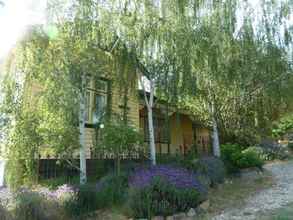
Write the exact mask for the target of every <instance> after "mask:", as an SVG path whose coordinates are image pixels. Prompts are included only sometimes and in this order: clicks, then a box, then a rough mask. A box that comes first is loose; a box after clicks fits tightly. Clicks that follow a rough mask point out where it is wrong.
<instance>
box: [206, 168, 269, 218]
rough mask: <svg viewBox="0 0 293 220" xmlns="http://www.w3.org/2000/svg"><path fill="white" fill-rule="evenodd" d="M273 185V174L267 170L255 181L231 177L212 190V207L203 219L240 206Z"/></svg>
mask: <svg viewBox="0 0 293 220" xmlns="http://www.w3.org/2000/svg"><path fill="white" fill-rule="evenodd" d="M272 185H273V179H272V176H271V175H270V174H269V173H267V172H264V174H263V175H262V176H260V177H259V178H257V179H255V180H253V181H245V180H243V179H242V178H235V177H234V178H231V179H229V180H227V181H226V183H225V184H223V185H220V186H219V187H217V188H214V189H211V190H210V192H209V201H210V207H209V209H208V210H207V214H205V216H203V217H202V219H210V216H214V215H217V214H220V213H221V212H222V211H223V210H225V209H228V208H231V207H233V208H240V207H241V206H243V205H244V203H245V200H246V199H247V198H248V197H249V196H251V195H253V194H255V193H257V192H258V191H260V190H263V189H266V188H269V187H271V186H272Z"/></svg>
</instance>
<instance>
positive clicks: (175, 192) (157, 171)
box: [127, 165, 207, 218]
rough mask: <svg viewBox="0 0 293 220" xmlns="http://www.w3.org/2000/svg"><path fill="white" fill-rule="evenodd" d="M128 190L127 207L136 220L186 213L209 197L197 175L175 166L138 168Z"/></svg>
mask: <svg viewBox="0 0 293 220" xmlns="http://www.w3.org/2000/svg"><path fill="white" fill-rule="evenodd" d="M129 186H130V189H129V192H128V203H127V205H128V209H129V212H130V213H129V214H130V215H131V216H133V217H135V218H151V217H152V216H154V215H163V216H167V215H170V214H173V213H176V212H181V211H187V210H188V209H189V208H192V207H196V206H197V205H198V204H199V203H200V202H202V201H203V200H205V198H206V195H207V189H206V188H205V186H203V185H202V184H201V183H200V182H199V180H198V176H197V175H196V174H195V173H193V172H190V171H188V170H187V169H184V168H179V167H173V166H163V165H161V166H151V167H145V168H138V169H137V170H136V171H135V172H134V173H133V175H132V176H131V177H130V178H129Z"/></svg>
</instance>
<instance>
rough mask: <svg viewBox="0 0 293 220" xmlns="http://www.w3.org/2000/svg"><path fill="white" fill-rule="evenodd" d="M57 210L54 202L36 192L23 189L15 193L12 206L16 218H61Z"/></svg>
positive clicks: (46, 219) (40, 219)
mask: <svg viewBox="0 0 293 220" xmlns="http://www.w3.org/2000/svg"><path fill="white" fill-rule="evenodd" d="M59 211H60V209H59V206H58V205H57V204H56V202H53V201H50V200H48V199H46V198H45V197H44V196H42V195H40V194H38V193H36V192H33V191H29V190H26V189H23V190H21V191H20V192H18V193H17V194H16V197H15V208H14V217H15V219H16V220H44V219H45V220H51V219H52V220H55V219H61V214H60V212H59Z"/></svg>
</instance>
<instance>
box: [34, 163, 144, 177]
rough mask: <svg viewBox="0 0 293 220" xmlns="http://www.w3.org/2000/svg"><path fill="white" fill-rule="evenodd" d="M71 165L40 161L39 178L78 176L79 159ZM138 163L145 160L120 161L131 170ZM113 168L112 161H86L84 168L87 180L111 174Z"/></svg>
mask: <svg viewBox="0 0 293 220" xmlns="http://www.w3.org/2000/svg"><path fill="white" fill-rule="evenodd" d="M71 163H72V164H69V163H68V162H66V161H64V160H57V159H40V160H39V178H40V179H50V178H58V177H64V178H65V179H68V180H70V179H72V178H73V177H76V176H79V170H78V169H77V168H78V167H79V159H74V160H71ZM138 163H140V164H141V163H147V162H146V161H145V160H142V159H137V160H133V159H132V160H130V159H129V160H128V159H126V160H122V161H121V165H122V166H124V167H128V168H132V167H133V166H136V165H137V164H138ZM114 166H115V160H114V159H87V160H86V168H87V176H88V177H89V178H99V177H102V176H104V175H106V174H107V173H109V172H113V170H114Z"/></svg>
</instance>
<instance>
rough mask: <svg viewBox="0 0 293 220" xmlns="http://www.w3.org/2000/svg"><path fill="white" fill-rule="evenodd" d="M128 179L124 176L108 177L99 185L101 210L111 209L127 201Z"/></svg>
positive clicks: (99, 205)
mask: <svg viewBox="0 0 293 220" xmlns="http://www.w3.org/2000/svg"><path fill="white" fill-rule="evenodd" d="M127 186H128V177H127V176H126V175H124V174H122V175H120V176H117V175H108V176H105V177H103V178H102V179H101V180H100V181H99V182H98V184H97V192H98V200H99V204H98V207H99V208H105V207H110V206H112V205H116V204H119V203H122V202H123V201H124V199H125V197H126V196H125V194H126V189H127Z"/></svg>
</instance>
